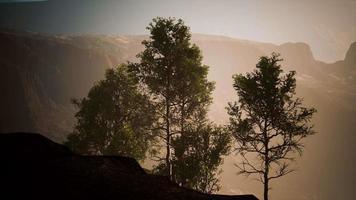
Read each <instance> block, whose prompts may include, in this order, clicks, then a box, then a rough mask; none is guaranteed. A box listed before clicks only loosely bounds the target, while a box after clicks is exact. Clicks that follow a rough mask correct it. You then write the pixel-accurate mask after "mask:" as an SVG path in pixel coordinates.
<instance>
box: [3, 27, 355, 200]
mask: <svg viewBox="0 0 356 200" xmlns="http://www.w3.org/2000/svg"><path fill="white" fill-rule="evenodd" d="M145 38H146V36H105V35H77V36H69V35H57V36H50V35H40V34H34V33H18V32H6V31H2V32H1V31H0V44H1V46H0V66H1V67H0V82H1V83H0V89H1V97H2V98H1V99H0V109H1V112H0V131H1V132H5V131H38V132H41V133H44V134H45V135H46V136H48V137H50V138H51V139H54V140H56V141H62V140H63V139H64V138H65V135H66V134H67V133H68V132H70V130H71V128H72V126H73V123H74V117H73V115H74V108H73V107H72V105H71V104H70V99H71V98H74V97H75V98H77V97H83V96H85V95H86V93H87V92H88V90H89V88H90V87H91V86H92V84H93V83H94V82H95V81H97V80H99V79H101V78H102V77H103V73H104V70H105V69H106V68H108V67H112V66H116V65H118V64H119V63H122V62H126V61H127V60H131V61H132V60H135V55H136V54H137V53H138V52H140V51H141V50H142V49H143V47H142V45H141V44H140V42H141V41H142V40H143V39H145ZM193 42H194V43H196V44H197V45H198V46H199V47H200V48H201V50H202V53H203V56H204V60H203V61H204V63H205V64H207V65H209V66H210V72H209V78H210V79H211V80H213V81H215V82H216V89H215V91H214V103H213V105H212V106H211V112H210V116H211V118H212V119H213V120H214V121H216V122H218V123H225V122H226V120H227V114H226V110H225V107H226V105H227V102H228V101H232V100H236V95H235V92H234V90H233V88H232V78H231V77H232V74H235V73H245V72H248V71H251V70H252V69H253V68H254V66H255V64H256V63H257V62H258V58H259V57H260V56H263V55H269V54H270V53H271V52H273V51H274V52H279V53H281V55H282V58H284V61H283V63H282V66H283V69H284V70H285V71H288V70H296V71H297V81H298V82H297V88H298V94H297V95H298V96H300V97H303V98H304V100H305V103H306V104H308V105H312V106H314V107H316V108H317V109H318V113H317V114H316V116H315V118H314V121H313V122H314V124H315V129H316V131H317V132H318V134H316V135H315V136H312V137H311V138H309V139H308V140H307V141H306V150H305V153H304V155H303V157H302V158H301V159H300V160H298V168H299V169H300V170H299V171H298V172H297V173H295V174H292V175H288V176H287V177H285V178H282V179H281V180H280V181H278V182H276V183H275V184H272V187H274V186H275V188H276V190H272V195H273V196H274V197H275V198H276V199H277V200H279V199H285V200H288V199H290V200H292V199H293V200H296V199H330V200H331V199H352V197H353V196H354V190H353V189H352V186H354V185H356V172H355V171H354V169H355V168H356V163H355V162H356V161H355V159H354V155H353V152H356V145H354V144H355V143H356V135H355V134H354V132H355V130H356V123H355V122H356V121H355V119H356V81H355V80H356V63H355V57H356V55H355V52H356V43H353V44H352V45H351V46H350V49H349V51H348V52H347V54H346V56H345V60H341V61H337V62H335V63H331V64H327V63H324V62H321V61H316V60H315V59H314V58H313V55H312V52H311V50H310V48H309V46H308V45H307V44H304V43H286V44H282V45H274V44H268V43H259V42H253V41H246V40H238V39H233V38H228V37H223V36H210V35H200V34H197V35H193ZM234 162H236V160H234V158H233V157H232V156H230V157H229V158H227V159H226V160H225V164H224V166H223V169H224V173H223V174H222V177H223V179H222V180H223V190H222V192H224V193H229V192H231V193H236V192H237V193H238V192H239V191H241V192H249V193H255V194H260V191H262V190H260V189H259V188H260V187H259V186H258V187H256V184H257V183H255V182H253V181H251V182H249V181H246V179H245V178H243V177H237V176H235V173H236V168H234V167H233V163H234ZM242 180H244V181H242ZM242 183H243V184H242ZM340 185H343V187H342V188H340ZM334 188H338V190H337V191H334V190H333V189H334ZM261 189H262V188H261ZM321 191H328V192H326V193H325V192H323V193H322V192H321ZM287 197H288V198H287Z"/></svg>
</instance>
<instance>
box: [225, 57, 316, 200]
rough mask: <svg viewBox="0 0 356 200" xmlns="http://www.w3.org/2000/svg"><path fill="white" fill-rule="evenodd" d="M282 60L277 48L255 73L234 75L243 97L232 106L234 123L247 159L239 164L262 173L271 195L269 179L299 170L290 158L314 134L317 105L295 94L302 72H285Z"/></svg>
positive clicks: (260, 176) (246, 170)
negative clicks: (311, 105) (309, 105)
mask: <svg viewBox="0 0 356 200" xmlns="http://www.w3.org/2000/svg"><path fill="white" fill-rule="evenodd" d="M281 60H282V59H280V58H279V55H278V54H275V53H273V54H272V55H271V56H270V57H267V56H263V57H261V58H260V61H259V62H258V63H257V65H256V69H255V70H254V71H253V72H251V73H247V74H246V75H245V76H244V75H241V74H238V75H234V76H233V79H234V84H233V87H234V89H235V90H236V92H237V95H238V98H239V99H238V101H237V102H235V103H229V105H228V114H229V115H230V124H229V126H228V128H229V131H230V132H231V133H232V135H233V136H234V138H235V139H236V142H237V145H238V146H237V150H238V152H239V153H240V155H241V158H242V162H241V163H239V164H237V167H238V168H239V170H240V173H241V174H246V175H257V178H258V180H259V181H261V182H262V183H263V184H264V199H265V200H268V191H269V189H270V187H269V181H271V180H273V179H276V178H279V177H281V176H284V175H286V174H288V173H290V172H292V171H293V169H291V168H290V162H289V161H293V160H294V156H295V153H299V154H301V153H302V150H303V144H302V140H303V139H304V138H305V137H307V136H309V135H312V134H313V133H314V131H313V129H312V128H313V126H312V125H310V123H309V122H310V120H311V118H312V116H313V114H314V113H315V112H316V110H315V109H314V108H306V107H303V106H302V99H300V98H294V95H295V93H296V92H295V89H296V79H295V75H296V72H295V71H291V72H289V73H286V74H285V73H283V70H282V69H281V66H280V65H279V62H280V61H281Z"/></svg>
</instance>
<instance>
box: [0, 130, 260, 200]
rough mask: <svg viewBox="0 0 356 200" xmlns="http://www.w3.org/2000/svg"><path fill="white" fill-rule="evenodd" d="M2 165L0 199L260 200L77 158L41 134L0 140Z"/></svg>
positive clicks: (103, 159)
mask: <svg viewBox="0 0 356 200" xmlns="http://www.w3.org/2000/svg"><path fill="white" fill-rule="evenodd" d="M0 159H1V165H0V177H1V178H0V181H1V187H0V190H1V192H0V199H18V198H20V197H25V198H26V199H86V200H87V199H101V200H104V199H137V200H140V199H145V200H148V199H158V200H159V199H162V200H163V199H164V200H171V199H172V200H173V199H194V200H205V199H211V200H215V199H216V200H257V198H256V197H255V196H253V195H237V196H225V195H207V194H203V193H200V192H197V191H194V190H190V189H186V188H182V187H179V186H178V185H177V184H175V183H173V182H171V181H169V180H168V179H167V178H166V177H161V176H154V175H150V174H147V173H145V171H144V170H143V169H142V168H141V167H140V165H139V164H138V163H137V162H136V161H135V160H134V159H131V158H126V157H119V156H80V155H76V154H74V153H72V152H71V151H70V150H69V149H67V148H66V147H65V146H63V145H60V144H57V143H54V142H52V141H51V140H49V139H47V138H45V137H44V136H41V135H39V134H32V133H8V134H0Z"/></svg>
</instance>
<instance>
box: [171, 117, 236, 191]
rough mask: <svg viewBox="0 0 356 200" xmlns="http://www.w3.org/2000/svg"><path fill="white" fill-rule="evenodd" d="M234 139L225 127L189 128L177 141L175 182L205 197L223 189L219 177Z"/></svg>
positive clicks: (174, 145)
mask: <svg viewBox="0 0 356 200" xmlns="http://www.w3.org/2000/svg"><path fill="white" fill-rule="evenodd" d="M229 143H230V136H229V134H228V133H227V132H226V131H224V130H223V128H222V127H218V126H214V125H212V124H210V123H208V124H207V123H203V124H198V125H196V126H195V127H194V126H188V127H186V130H185V133H184V134H182V135H180V136H179V137H177V138H175V139H174V140H173V143H172V146H173V149H174V152H175V157H174V158H173V161H172V163H173V169H174V172H175V173H174V176H175V180H177V182H178V183H180V184H181V185H182V186H184V187H188V188H192V189H195V190H198V191H201V192H204V193H213V192H216V191H218V190H219V189H220V185H219V179H218V178H217V176H218V175H219V173H220V171H219V169H218V167H219V166H220V165H221V164H222V161H223V160H222V156H223V155H227V154H228V152H229Z"/></svg>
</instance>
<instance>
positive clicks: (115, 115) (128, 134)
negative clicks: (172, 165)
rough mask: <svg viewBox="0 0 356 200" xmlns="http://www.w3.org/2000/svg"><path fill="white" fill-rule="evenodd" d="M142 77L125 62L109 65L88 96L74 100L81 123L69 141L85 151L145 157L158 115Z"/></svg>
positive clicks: (152, 137) (76, 149)
mask: <svg viewBox="0 0 356 200" xmlns="http://www.w3.org/2000/svg"><path fill="white" fill-rule="evenodd" d="M137 81H138V80H137V79H136V78H135V77H134V76H133V75H132V74H130V73H128V72H127V67H126V66H125V65H121V66H119V67H118V68H116V69H108V70H107V71H106V74H105V79H104V80H101V81H99V82H98V83H97V84H95V85H94V86H93V87H92V88H91V90H90V91H89V94H88V96H87V97H85V98H83V99H80V100H74V101H73V103H74V104H75V105H76V106H77V107H78V108H79V111H78V112H77V113H76V115H75V116H76V118H77V124H76V127H75V130H74V132H73V133H72V134H70V135H69V137H68V141H67V142H66V144H67V145H68V146H69V147H70V148H72V149H73V150H74V151H76V152H79V153H82V154H101V155H102V154H104V155H122V156H130V157H133V158H136V159H139V160H142V159H144V158H145V153H146V151H147V150H148V147H149V145H150V142H152V141H153V139H154V133H153V132H152V131H151V127H152V124H153V122H154V121H155V115H154V112H153V111H152V110H153V109H154V107H153V105H152V104H151V103H150V101H149V98H148V97H147V96H146V95H143V94H142V92H140V91H139V90H138V87H137V84H138V82H137Z"/></svg>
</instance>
